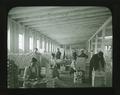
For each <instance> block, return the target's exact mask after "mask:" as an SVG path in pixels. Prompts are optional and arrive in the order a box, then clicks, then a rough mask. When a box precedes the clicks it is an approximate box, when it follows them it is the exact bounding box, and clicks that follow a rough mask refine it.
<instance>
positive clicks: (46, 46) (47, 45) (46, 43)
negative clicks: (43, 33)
mask: <svg viewBox="0 0 120 95" xmlns="http://www.w3.org/2000/svg"><path fill="white" fill-rule="evenodd" d="M46 51H47V52H48V42H46Z"/></svg>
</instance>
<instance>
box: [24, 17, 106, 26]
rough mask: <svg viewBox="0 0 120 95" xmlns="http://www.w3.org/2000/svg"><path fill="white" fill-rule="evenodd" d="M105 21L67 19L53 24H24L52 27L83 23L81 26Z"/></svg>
mask: <svg viewBox="0 0 120 95" xmlns="http://www.w3.org/2000/svg"><path fill="white" fill-rule="evenodd" d="M104 21H105V19H98V20H92V21H87V22H81V21H80V20H76V21H66V22H58V23H51V24H40V23H37V24H24V25H27V26H29V27H41V28H42V27H51V26H54V25H55V26H56V25H63V24H68V25H81V26H84V25H85V26H86V25H92V24H101V23H103V22H104Z"/></svg>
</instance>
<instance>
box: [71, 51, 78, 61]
mask: <svg viewBox="0 0 120 95" xmlns="http://www.w3.org/2000/svg"><path fill="white" fill-rule="evenodd" d="M72 55H73V59H74V60H76V59H77V52H76V50H74V51H73V54H72Z"/></svg>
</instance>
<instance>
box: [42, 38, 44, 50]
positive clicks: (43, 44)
mask: <svg viewBox="0 0 120 95" xmlns="http://www.w3.org/2000/svg"><path fill="white" fill-rule="evenodd" d="M42 49H45V42H44V40H43V41H42Z"/></svg>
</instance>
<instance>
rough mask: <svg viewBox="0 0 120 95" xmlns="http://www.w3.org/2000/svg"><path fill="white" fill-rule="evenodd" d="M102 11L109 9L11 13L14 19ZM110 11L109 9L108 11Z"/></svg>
mask: <svg viewBox="0 0 120 95" xmlns="http://www.w3.org/2000/svg"><path fill="white" fill-rule="evenodd" d="M102 11H108V10H107V9H100V8H95V9H86V10H84V11H80V9H75V10H74V8H73V9H71V10H70V9H67V10H65V9H64V10H61V9H60V10H56V11H46V12H35V13H32V12H31V13H29V14H15V15H10V16H11V17H12V18H13V19H17V18H24V17H35V18H36V17H40V18H44V17H48V16H54V15H64V14H66V15H71V14H72V13H76V14H81V15H82V14H84V15H85V14H90V13H95V12H102ZM108 12H109V11H108Z"/></svg>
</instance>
